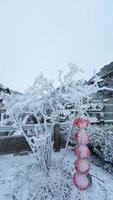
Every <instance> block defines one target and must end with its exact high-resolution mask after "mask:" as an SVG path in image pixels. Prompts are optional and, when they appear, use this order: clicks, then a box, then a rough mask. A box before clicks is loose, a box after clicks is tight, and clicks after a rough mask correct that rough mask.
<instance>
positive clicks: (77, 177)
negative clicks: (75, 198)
mask: <svg viewBox="0 0 113 200" xmlns="http://www.w3.org/2000/svg"><path fill="white" fill-rule="evenodd" d="M73 183H74V185H75V186H76V187H77V188H78V189H80V190H86V189H87V188H88V187H89V186H90V182H89V179H88V177H87V174H80V173H77V172H75V173H74V175H73Z"/></svg>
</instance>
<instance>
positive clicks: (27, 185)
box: [0, 150, 113, 200]
mask: <svg viewBox="0 0 113 200" xmlns="http://www.w3.org/2000/svg"><path fill="white" fill-rule="evenodd" d="M63 154H64V151H63V150H62V151H61V152H59V153H53V156H52V168H51V170H50V174H49V177H47V176H46V175H45V174H44V173H43V172H41V171H40V170H38V166H37V164H36V163H37V162H36V160H35V158H34V157H33V156H32V154H29V155H27V156H13V155H1V156H0V200H33V199H36V200H40V196H41V195H42V196H43V198H42V200H52V199H53V200H63V199H64V200H67V199H68V200H113V176H112V175H111V174H109V173H108V172H107V171H105V170H103V169H102V168H101V167H97V166H96V165H94V164H91V170H90V173H91V174H92V175H93V177H92V182H93V183H92V187H91V188H90V189H88V190H86V191H83V192H81V191H79V190H78V189H76V187H75V186H74V185H73V182H72V176H73V166H74V160H75V155H74V151H72V150H68V155H67V157H66V159H65V161H64V163H63V168H62V169H59V168H56V166H58V163H59V161H60V159H61V158H62V156H63ZM95 176H96V177H97V178H95ZM98 178H99V179H100V180H99V179H98ZM66 184H69V186H70V187H69V188H68V187H67V185H66ZM41 185H43V187H44V188H46V190H45V193H44V190H41V189H42V187H41ZM46 186H48V187H50V188H49V189H48V191H47V188H48V187H46ZM63 188H65V190H67V188H68V190H70V192H71V193H69V191H67V197H66V196H62V193H63ZM70 188H71V189H70ZM39 189H40V190H39ZM50 189H51V190H50ZM53 190H54V191H56V192H54V194H52V191H53ZM41 191H42V192H41ZM46 192H48V197H47V199H46V197H45V196H44V195H45V194H46ZM51 195H54V198H52V196H51ZM68 195H69V196H68Z"/></svg>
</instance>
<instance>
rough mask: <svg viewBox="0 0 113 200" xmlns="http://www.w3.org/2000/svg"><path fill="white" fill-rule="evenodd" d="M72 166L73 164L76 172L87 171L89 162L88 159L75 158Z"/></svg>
mask: <svg viewBox="0 0 113 200" xmlns="http://www.w3.org/2000/svg"><path fill="white" fill-rule="evenodd" d="M74 166H75V169H76V170H77V172H79V173H81V174H85V173H88V172H89V170H90V164H89V162H88V160H86V159H83V160H80V159H77V160H76V161H75V162H74Z"/></svg>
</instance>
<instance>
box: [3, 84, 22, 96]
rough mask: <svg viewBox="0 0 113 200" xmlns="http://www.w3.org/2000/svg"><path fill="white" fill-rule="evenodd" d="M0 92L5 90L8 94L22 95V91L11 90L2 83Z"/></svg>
mask: <svg viewBox="0 0 113 200" xmlns="http://www.w3.org/2000/svg"><path fill="white" fill-rule="evenodd" d="M0 92H4V93H7V94H15V95H22V93H20V92H18V91H15V90H11V89H9V88H6V87H4V86H3V85H2V84H0Z"/></svg>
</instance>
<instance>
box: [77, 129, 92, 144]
mask: <svg viewBox="0 0 113 200" xmlns="http://www.w3.org/2000/svg"><path fill="white" fill-rule="evenodd" d="M74 139H75V140H76V141H77V142H78V144H81V145H85V144H88V142H89V139H90V137H89V135H88V134H87V133H85V132H83V133H82V131H79V132H77V133H75V134H74Z"/></svg>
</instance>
